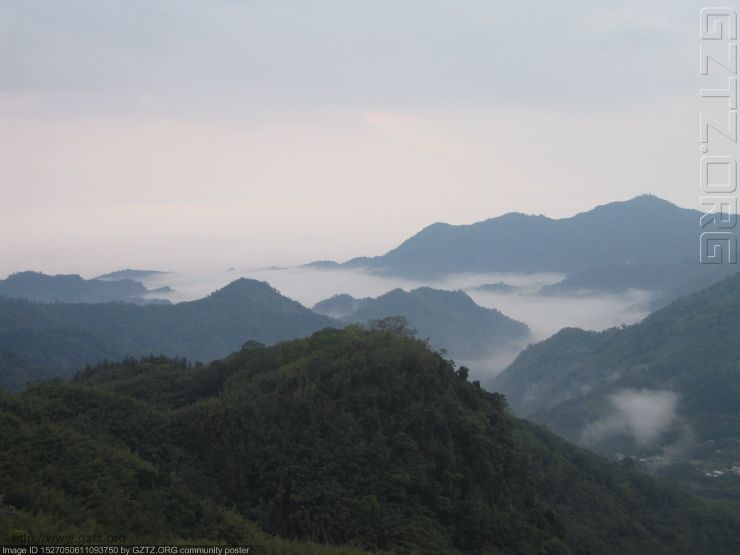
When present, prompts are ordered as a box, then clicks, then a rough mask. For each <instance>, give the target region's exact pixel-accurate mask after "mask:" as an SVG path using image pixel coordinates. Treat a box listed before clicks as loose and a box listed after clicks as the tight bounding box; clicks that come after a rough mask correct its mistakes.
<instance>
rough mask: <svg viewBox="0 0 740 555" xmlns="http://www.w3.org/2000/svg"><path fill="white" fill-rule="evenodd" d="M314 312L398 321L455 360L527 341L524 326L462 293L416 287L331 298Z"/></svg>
mask: <svg viewBox="0 0 740 555" xmlns="http://www.w3.org/2000/svg"><path fill="white" fill-rule="evenodd" d="M314 310H318V311H320V312H324V313H326V314H332V315H335V314H338V315H341V316H342V319H343V320H345V321H348V322H359V323H367V322H370V321H372V320H380V319H383V318H386V317H389V316H403V317H405V318H406V319H407V320H408V322H409V323H410V325H411V327H413V328H414V329H416V331H417V334H418V336H419V337H424V338H429V341H430V344H431V345H432V346H433V347H434V348H437V349H441V348H444V349H446V350H447V351H448V352H449V353H450V354H451V355H452V356H453V358H459V359H461V360H471V359H480V358H484V357H487V356H491V355H492V354H494V353H496V352H497V351H498V350H499V349H501V348H503V347H511V346H514V345H515V346H518V347H519V348H521V347H522V346H524V343H525V342H526V340H527V338H528V337H529V328H528V327H527V325H526V324H523V323H522V322H519V321H517V320H514V319H512V318H509V317H508V316H506V315H504V314H502V313H501V312H500V311H498V310H494V309H490V308H484V307H482V306H479V305H477V304H476V303H475V301H473V299H471V298H470V297H469V296H468V295H467V294H466V293H464V292H463V291H444V290H441V289H432V288H431V287H419V288H418V289H413V290H411V291H404V290H403V289H394V290H393V291H389V292H388V293H386V294H385V295H381V296H380V297H376V298H374V299H370V298H366V299H354V298H352V297H350V296H349V295H336V296H334V297H332V298H330V299H327V300H325V301H321V302H319V303H317V304H316V305H315V306H314ZM517 350H518V349H517Z"/></svg>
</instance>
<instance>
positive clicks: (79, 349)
mask: <svg viewBox="0 0 740 555" xmlns="http://www.w3.org/2000/svg"><path fill="white" fill-rule="evenodd" d="M331 325H337V322H336V321H334V320H332V319H331V318H328V317H326V316H322V315H320V314H316V313H314V312H312V311H311V310H309V309H308V308H305V307H304V306H302V305H300V304H299V303H297V302H295V301H292V300H290V299H288V298H286V297H283V296H282V295H280V294H279V293H278V292H277V291H276V290H274V289H273V288H271V287H270V286H269V285H268V284H266V283H264V282H258V281H254V280H247V279H240V280H237V281H235V282H233V283H231V284H230V285H228V286H226V287H224V288H223V289H220V290H219V291H216V292H215V293H212V294H211V295H209V296H208V297H206V298H204V299H200V300H197V301H192V302H185V303H179V304H176V305H148V306H137V305H133V304H128V303H105V304H92V303H79V304H73V303H70V304H67V303H50V304H44V303H34V302H30V301H25V300H20V299H3V298H0V387H4V388H6V389H11V390H17V389H19V388H21V387H23V386H24V385H25V383H26V382H27V381H29V380H33V379H41V378H46V377H57V376H60V377H65V376H69V375H71V374H72V373H73V372H74V371H76V370H78V369H79V368H81V367H83V366H84V365H85V364H92V363H96V362H99V361H101V360H103V359H109V360H118V359H121V358H123V357H127V356H136V357H138V356H145V355H149V354H164V355H168V356H179V357H186V358H189V359H191V360H201V361H210V360H213V359H215V358H218V357H220V356H224V355H226V354H228V353H230V352H232V351H234V350H236V349H238V348H239V347H241V345H242V344H243V343H244V342H245V341H247V340H250V339H252V340H257V341H261V342H263V343H267V344H272V343H275V342H277V341H281V340H284V339H291V338H296V337H302V336H305V335H308V334H310V333H312V332H314V331H316V330H318V329H321V328H324V327H327V326H331Z"/></svg>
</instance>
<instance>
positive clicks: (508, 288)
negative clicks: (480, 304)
mask: <svg viewBox="0 0 740 555" xmlns="http://www.w3.org/2000/svg"><path fill="white" fill-rule="evenodd" d="M471 290H472V291H486V292H488V293H514V292H516V290H517V288H516V287H514V286H513V285H509V284H508V283H504V282H503V281H497V282H496V283H482V284H481V285H478V286H476V287H472V288H471Z"/></svg>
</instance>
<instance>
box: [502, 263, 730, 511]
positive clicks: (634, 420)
mask: <svg viewBox="0 0 740 555" xmlns="http://www.w3.org/2000/svg"><path fill="white" fill-rule="evenodd" d="M738 338H740V276H737V275H736V276H734V277H731V278H728V279H726V280H724V281H722V282H720V283H718V284H716V285H714V286H712V287H710V288H708V289H705V290H703V291H701V292H699V293H695V294H693V295H690V296H687V297H685V298H682V299H680V300H678V301H675V302H674V303H673V304H671V305H669V306H668V307H666V308H664V309H662V310H660V311H657V312H655V313H653V314H652V315H650V316H649V317H647V318H646V319H645V320H643V321H642V322H640V323H638V324H635V325H633V326H629V327H626V328H622V329H611V330H607V331H604V332H601V333H595V332H586V331H583V330H578V329H566V330H562V331H561V332H559V333H558V334H556V335H554V336H553V337H551V338H550V339H548V340H547V341H544V342H542V343H540V344H537V345H534V346H532V347H530V348H528V349H526V350H525V351H524V352H522V353H521V354H520V355H519V357H518V358H517V359H516V360H515V361H514V363H513V364H512V365H511V366H510V367H509V368H508V369H506V370H505V371H504V372H503V373H502V374H500V375H499V376H498V377H497V378H496V379H495V380H494V381H493V383H492V384H491V387H492V388H494V389H495V390H497V391H501V392H503V393H505V394H506V396H507V398H508V399H509V401H510V403H511V406H512V407H513V408H514V410H515V411H516V412H517V413H518V414H520V415H522V416H526V417H528V418H531V419H533V420H535V421H537V422H542V423H543V424H546V425H547V426H548V427H550V428H552V429H553V430H555V431H557V432H558V433H561V434H563V435H565V436H566V437H568V438H570V439H572V440H574V441H576V442H579V443H580V444H582V445H586V446H588V447H591V448H593V449H597V450H599V451H601V452H603V453H609V454H616V453H622V454H627V455H631V456H635V457H638V458H641V459H644V461H645V462H646V463H647V464H649V465H651V466H652V467H654V468H656V469H659V470H660V471H661V472H664V473H667V474H670V475H673V476H677V477H679V478H681V479H683V480H686V481H689V482H691V483H692V484H694V485H695V486H696V487H700V488H702V489H704V490H707V491H711V492H713V493H715V494H719V495H722V494H724V495H733V496H737V497H738V498H740V341H738Z"/></svg>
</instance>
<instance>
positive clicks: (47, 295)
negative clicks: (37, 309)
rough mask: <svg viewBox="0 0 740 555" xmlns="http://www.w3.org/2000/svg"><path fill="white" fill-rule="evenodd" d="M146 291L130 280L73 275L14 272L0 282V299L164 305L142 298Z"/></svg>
mask: <svg viewBox="0 0 740 555" xmlns="http://www.w3.org/2000/svg"><path fill="white" fill-rule="evenodd" d="M151 293H156V291H150V290H149V289H147V288H146V287H144V285H142V284H141V283H140V282H138V281H135V280H133V279H130V278H126V279H117V280H114V281H111V280H105V279H99V278H96V279H84V278H82V277H81V276H78V275H76V274H71V275H61V274H60V275H55V276H50V275H47V274H42V273H40V272H18V273H16V274H11V275H10V276H8V277H7V279H0V297H1V296H5V297H13V298H22V299H28V300H31V301H39V302H45V303H51V302H65V303H109V302H127V303H134V304H148V303H160V304H162V303H168V302H169V301H167V300H164V299H150V298H146V296H147V295H148V294H151Z"/></svg>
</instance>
